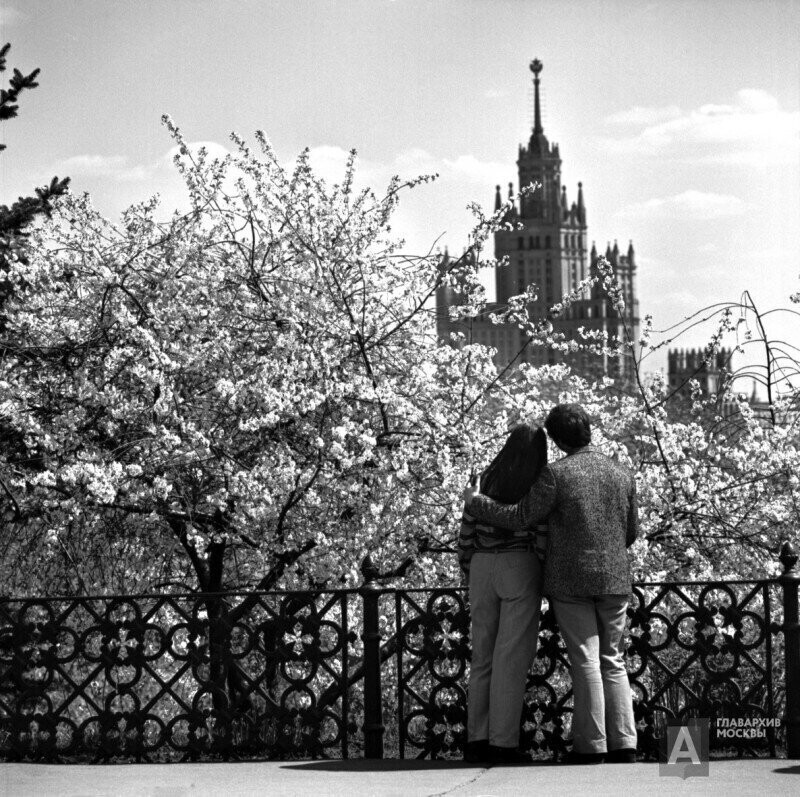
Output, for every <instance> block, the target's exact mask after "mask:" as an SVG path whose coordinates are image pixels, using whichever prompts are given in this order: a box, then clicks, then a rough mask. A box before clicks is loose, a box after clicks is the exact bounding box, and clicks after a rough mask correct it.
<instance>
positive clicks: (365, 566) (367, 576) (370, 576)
mask: <svg viewBox="0 0 800 797" xmlns="http://www.w3.org/2000/svg"><path fill="white" fill-rule="evenodd" d="M361 575H362V576H363V577H364V583H365V584H370V583H372V582H374V581H377V580H378V579H379V578H380V573H379V572H378V568H377V567H375V562H373V561H372V556H371V555H370V554H367V555H366V556H365V557H364V558H363V559H362V560H361Z"/></svg>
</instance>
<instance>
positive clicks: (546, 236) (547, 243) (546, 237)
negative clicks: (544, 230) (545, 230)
mask: <svg viewBox="0 0 800 797" xmlns="http://www.w3.org/2000/svg"><path fill="white" fill-rule="evenodd" d="M544 248H545V249H549V248H550V236H549V235H545V237H544Z"/></svg>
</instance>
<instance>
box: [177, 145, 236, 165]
mask: <svg viewBox="0 0 800 797" xmlns="http://www.w3.org/2000/svg"><path fill="white" fill-rule="evenodd" d="M186 148H187V149H188V150H189V154H190V155H191V156H192V157H193V158H197V156H198V155H199V154H200V150H201V149H204V150H205V151H206V161H207V162H209V163H210V162H211V161H214V160H222V159H224V158H225V157H226V156H227V155H230V150H229V149H228V148H227V147H224V146H223V145H222V144H218V143H217V142H216V141H189V142H187V143H186ZM178 154H180V147H179V146H178V145H177V144H176V145H175V146H174V147H172V148H171V149H170V150H169V151H168V152H167V154H166V155H165V156H164V160H166V161H168V162H169V163H170V164H172V161H173V160H174V158H175V156H176V155H178Z"/></svg>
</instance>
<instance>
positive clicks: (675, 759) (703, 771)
mask: <svg viewBox="0 0 800 797" xmlns="http://www.w3.org/2000/svg"><path fill="white" fill-rule="evenodd" d="M708 726H709V721H708V719H706V718H692V719H688V720H684V721H683V722H681V721H678V720H671V721H670V722H669V724H668V725H667V735H666V737H665V738H662V753H661V763H660V764H659V765H658V774H659V775H664V776H667V777H678V778H684V779H685V778H690V777H708Z"/></svg>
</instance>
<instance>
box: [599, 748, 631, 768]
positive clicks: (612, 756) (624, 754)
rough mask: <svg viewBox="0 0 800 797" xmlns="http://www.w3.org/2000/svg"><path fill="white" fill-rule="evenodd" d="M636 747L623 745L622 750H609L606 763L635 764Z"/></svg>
mask: <svg viewBox="0 0 800 797" xmlns="http://www.w3.org/2000/svg"><path fill="white" fill-rule="evenodd" d="M635 763H636V749H635V748H633V747H623V748H622V749H620V750H609V751H608V752H607V753H606V764H635Z"/></svg>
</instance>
